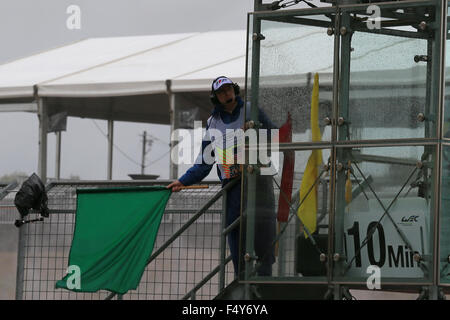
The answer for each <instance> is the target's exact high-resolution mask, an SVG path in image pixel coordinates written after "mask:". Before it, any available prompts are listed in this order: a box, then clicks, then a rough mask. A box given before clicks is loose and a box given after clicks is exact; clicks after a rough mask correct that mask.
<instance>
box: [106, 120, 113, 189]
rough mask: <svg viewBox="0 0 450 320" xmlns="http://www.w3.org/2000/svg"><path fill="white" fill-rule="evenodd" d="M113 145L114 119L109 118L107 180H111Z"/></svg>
mask: <svg viewBox="0 0 450 320" xmlns="http://www.w3.org/2000/svg"><path fill="white" fill-rule="evenodd" d="M113 147H114V121H113V120H111V119H110V120H108V173H107V180H112V167H113Z"/></svg>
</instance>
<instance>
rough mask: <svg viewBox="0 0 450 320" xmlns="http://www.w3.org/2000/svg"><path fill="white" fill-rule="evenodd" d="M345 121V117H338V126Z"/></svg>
mask: <svg viewBox="0 0 450 320" xmlns="http://www.w3.org/2000/svg"><path fill="white" fill-rule="evenodd" d="M344 123H345V119H344V118H343V117H339V118H338V126H342V125H343V124H344Z"/></svg>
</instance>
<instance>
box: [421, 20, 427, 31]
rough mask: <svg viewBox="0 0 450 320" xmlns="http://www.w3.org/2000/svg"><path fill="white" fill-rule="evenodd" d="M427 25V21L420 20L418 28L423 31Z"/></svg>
mask: <svg viewBox="0 0 450 320" xmlns="http://www.w3.org/2000/svg"><path fill="white" fill-rule="evenodd" d="M427 27H428V25H427V23H426V22H425V21H421V22H420V23H419V29H420V30H422V31H425V30H426V29H427Z"/></svg>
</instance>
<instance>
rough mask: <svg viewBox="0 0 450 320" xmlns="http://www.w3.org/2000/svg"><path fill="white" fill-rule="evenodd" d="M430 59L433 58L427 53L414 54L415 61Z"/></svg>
mask: <svg viewBox="0 0 450 320" xmlns="http://www.w3.org/2000/svg"><path fill="white" fill-rule="evenodd" d="M428 61H431V58H430V57H429V56H427V55H423V54H422V55H419V54H418V55H415V56H414V62H415V63H419V62H428Z"/></svg>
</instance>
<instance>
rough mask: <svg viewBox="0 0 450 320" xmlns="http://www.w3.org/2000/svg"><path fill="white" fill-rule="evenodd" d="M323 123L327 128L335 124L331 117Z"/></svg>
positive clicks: (326, 118)
mask: <svg viewBox="0 0 450 320" xmlns="http://www.w3.org/2000/svg"><path fill="white" fill-rule="evenodd" d="M323 122H324V123H325V125H326V126H329V125H331V124H332V123H333V121H332V120H331V118H330V117H325V118H324V119H323Z"/></svg>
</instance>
